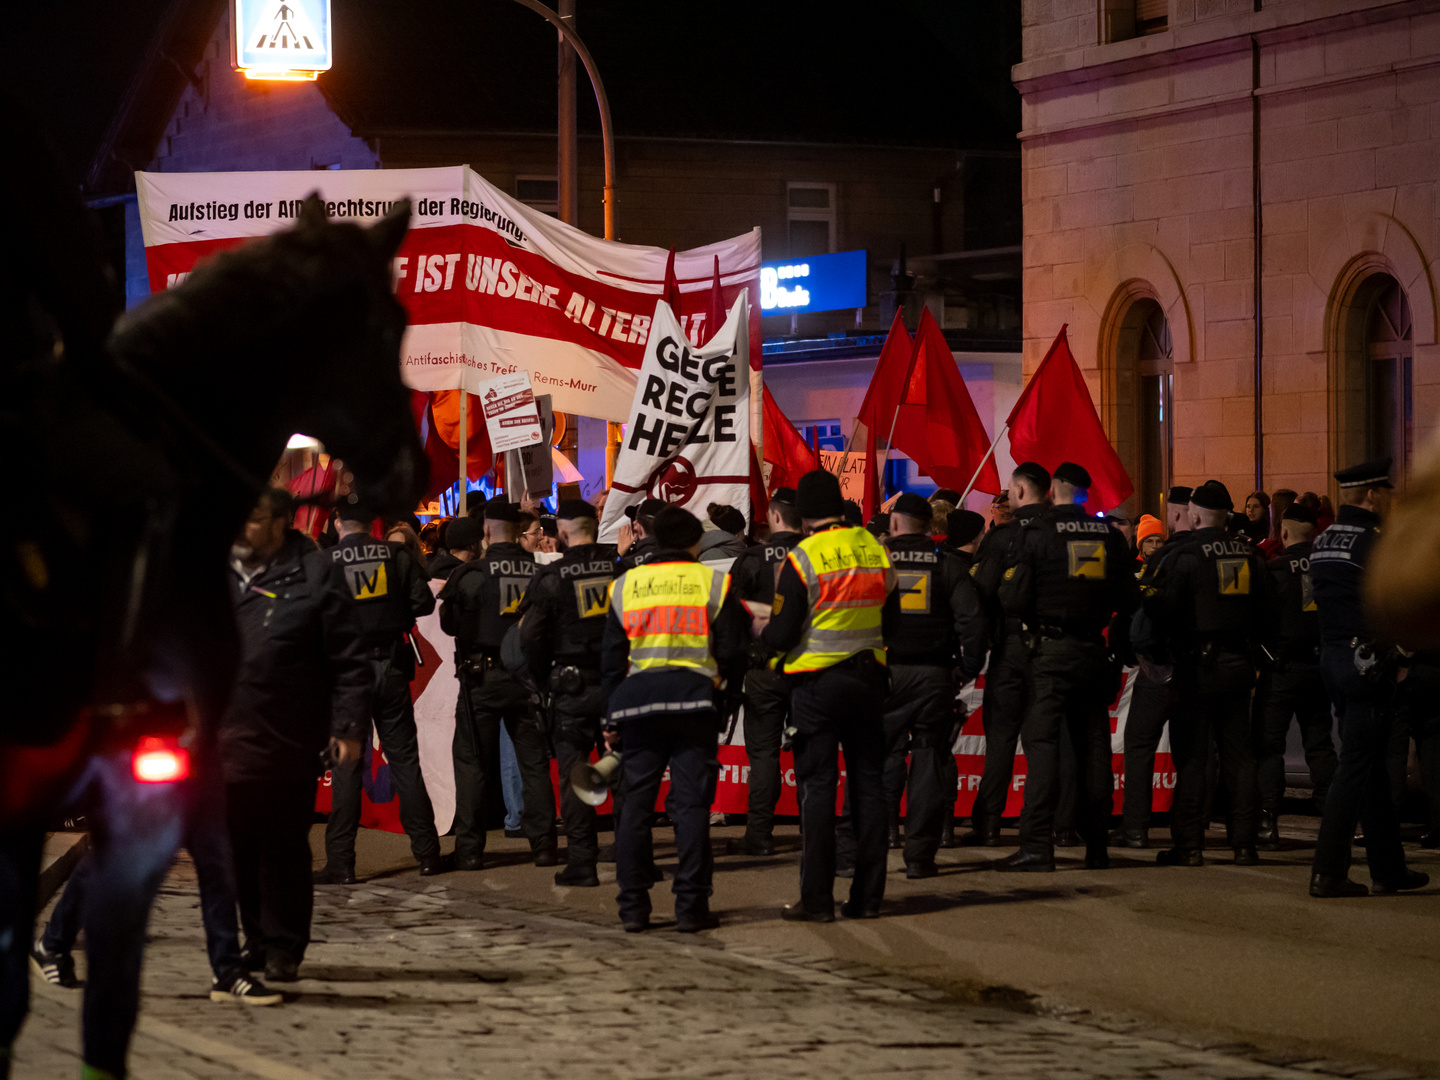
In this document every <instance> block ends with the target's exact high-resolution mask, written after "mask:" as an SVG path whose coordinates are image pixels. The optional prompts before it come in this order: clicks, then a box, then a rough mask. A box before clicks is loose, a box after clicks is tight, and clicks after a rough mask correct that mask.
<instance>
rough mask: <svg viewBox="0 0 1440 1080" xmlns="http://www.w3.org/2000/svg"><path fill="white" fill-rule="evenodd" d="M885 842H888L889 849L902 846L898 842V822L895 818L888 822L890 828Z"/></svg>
mask: <svg viewBox="0 0 1440 1080" xmlns="http://www.w3.org/2000/svg"><path fill="white" fill-rule="evenodd" d="M887 843H889V845H890V850H891V851H898V850H900V847H901V846H902V845H901V843H900V822H898V821H895V820H892V821H891V822H890V830H889V832H888V834H887Z"/></svg>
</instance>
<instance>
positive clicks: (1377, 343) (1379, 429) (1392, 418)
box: [1365, 274, 1415, 477]
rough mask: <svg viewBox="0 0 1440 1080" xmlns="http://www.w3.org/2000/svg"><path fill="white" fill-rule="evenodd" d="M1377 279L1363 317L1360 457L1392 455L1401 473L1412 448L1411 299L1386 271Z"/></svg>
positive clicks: (1413, 437)
mask: <svg viewBox="0 0 1440 1080" xmlns="http://www.w3.org/2000/svg"><path fill="white" fill-rule="evenodd" d="M1381 276H1383V278H1384V280H1383V281H1380V282H1377V283H1376V289H1375V294H1374V298H1373V299H1372V300H1371V301H1370V309H1369V312H1368V313H1367V315H1366V317H1365V359H1366V364H1365V413H1366V416H1365V455H1366V457H1367V458H1377V457H1391V458H1394V459H1395V466H1394V469H1395V475H1397V476H1400V477H1403V476H1404V475H1405V467H1406V465H1407V464H1408V463H1409V460H1410V456H1411V454H1412V453H1413V452H1414V450H1415V418H1414V400H1413V397H1414V395H1413V392H1412V381H1413V378H1412V374H1411V359H1412V356H1413V354H1414V351H1415V350H1414V345H1415V341H1414V330H1413V327H1412V326H1411V322H1410V298H1409V297H1408V296H1406V295H1405V290H1404V289H1402V288H1401V287H1400V283H1399V282H1398V281H1396V280H1395V279H1394V278H1392V277H1390V276H1389V275H1388V274H1386V275H1381Z"/></svg>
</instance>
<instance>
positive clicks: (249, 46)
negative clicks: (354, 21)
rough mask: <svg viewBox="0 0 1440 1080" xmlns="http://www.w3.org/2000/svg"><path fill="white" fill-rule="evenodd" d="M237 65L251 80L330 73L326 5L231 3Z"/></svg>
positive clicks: (316, 1)
mask: <svg viewBox="0 0 1440 1080" xmlns="http://www.w3.org/2000/svg"><path fill="white" fill-rule="evenodd" d="M231 10H232V12H233V13H234V24H233V26H232V28H231V46H232V49H233V57H232V58H233V60H234V62H235V66H236V67H237V68H239V69H240V70H242V71H244V72H245V74H246V75H248V76H250V77H251V78H258V79H313V78H315V76H316V75H317V74H318V73H320V72H322V71H328V70H329V69H330V65H331V61H332V55H331V24H330V0H231Z"/></svg>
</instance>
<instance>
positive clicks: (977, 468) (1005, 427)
mask: <svg viewBox="0 0 1440 1080" xmlns="http://www.w3.org/2000/svg"><path fill="white" fill-rule="evenodd" d="M1009 430H1010V421H1009V420H1006V421H1005V423H1003V424H1001V425H1000V431H999V432H998V433H997V434H996V436H995V441H994V442H992V443H991V444H990V449H989V450H986V451H985V456H984V457H982V458H981V459H980V464H979V465H976V466H975V475H974V476H972V477H970V483H968V484H966V485H965V493H964V494H963V495H961V496H960V505H961V506H964V505H965V500H966V499H967V498H968V497H969V495H970V492H972V491H974V490H975V481H977V480H979V479H980V470H981V469H983V468H985V462H987V461H989V460H990V457H991V455H992V454H994V453H995V448H996V447H997V446H999V445H1000V440H1001V439H1003V438H1004V437H1005V432H1007V431H1009Z"/></svg>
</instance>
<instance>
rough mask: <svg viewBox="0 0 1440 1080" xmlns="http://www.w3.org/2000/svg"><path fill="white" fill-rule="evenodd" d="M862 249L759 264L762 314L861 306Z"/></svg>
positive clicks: (862, 300) (863, 301)
mask: <svg viewBox="0 0 1440 1080" xmlns="http://www.w3.org/2000/svg"><path fill="white" fill-rule="evenodd" d="M866 302H867V294H866V289H865V251H864V249H861V250H859V251H837V252H835V253H834V254H833V255H809V256H806V257H805V258H803V259H787V260H785V261H784V262H767V263H762V264H761V265H760V308H761V310H762V311H764V312H765V314H766V315H795V314H799V313H801V312H806V311H840V310H843V309H845V308H863V307H864V306H865V304H866Z"/></svg>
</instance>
